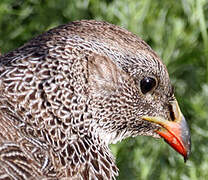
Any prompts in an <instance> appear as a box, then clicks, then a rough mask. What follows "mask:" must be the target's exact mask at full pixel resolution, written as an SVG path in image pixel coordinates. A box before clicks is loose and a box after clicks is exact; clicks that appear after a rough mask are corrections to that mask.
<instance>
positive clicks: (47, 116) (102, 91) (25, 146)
mask: <svg viewBox="0 0 208 180" xmlns="http://www.w3.org/2000/svg"><path fill="white" fill-rule="evenodd" d="M137 135H147V136H153V137H162V138H164V139H165V141H166V142H167V143H169V144H170V145H171V146H172V147H173V148H174V149H175V150H176V151H178V152H179V153H180V154H182V155H183V156H184V158H185V159H187V157H188V155H189V153H190V135H189V129H188V126H187V124H186V121H185V119H184V117H183V115H182V113H181V111H180V109H179V106H178V103H177V101H176V99H175V97H174V94H173V88H172V86H171V83H170V80H169V76H168V72H167V69H166V67H165V65H164V64H163V63H162V62H161V60H160V58H159V57H158V56H157V55H156V54H155V53H154V51H153V50H152V49H151V48H150V47H149V46H148V45H147V44H146V43H145V42H144V41H143V40H142V39H140V38H138V37H137V36H136V35H134V34H132V33H130V32H128V31H127V30H125V29H122V28H120V27H117V26H115V25H112V24H109V23H106V22H98V21H93V20H92V21H86V20H83V21H76V22H71V23H69V24H66V25H62V26H59V27H57V28H54V29H52V30H49V31H48V32H46V33H44V34H42V35H40V36H38V37H36V38H34V39H32V40H31V41H29V42H28V43H26V44H25V45H23V46H22V47H20V48H18V49H16V50H14V51H11V52H9V53H8V54H5V55H2V56H1V57H0V179H6V178H7V179H44V178H45V179H61V178H65V179H99V180H100V179H115V177H116V176H117V175H118V169H117V167H116V165H115V160H114V157H113V155H112V154H111V151H110V149H109V147H108V145H109V144H111V143H116V142H118V141H121V140H122V139H124V138H127V137H130V136H137ZM141 148H142V147H141Z"/></svg>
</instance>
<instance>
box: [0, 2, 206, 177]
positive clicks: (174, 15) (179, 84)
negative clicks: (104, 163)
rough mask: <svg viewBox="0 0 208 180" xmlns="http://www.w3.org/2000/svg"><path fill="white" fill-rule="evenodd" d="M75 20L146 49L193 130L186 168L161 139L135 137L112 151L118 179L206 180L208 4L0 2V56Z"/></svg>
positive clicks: (115, 146) (114, 146)
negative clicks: (111, 29) (118, 31)
mask: <svg viewBox="0 0 208 180" xmlns="http://www.w3.org/2000/svg"><path fill="white" fill-rule="evenodd" d="M79 19H97V20H105V21H108V22H111V23H113V24H117V25H119V26H122V27H125V28H126V29H128V30H129V31H131V32H133V33H135V34H137V35H139V36H140V37H142V38H143V39H144V40H145V41H146V42H148V44H149V45H150V46H151V47H152V48H153V49H154V50H155V51H156V52H157V54H159V55H160V57H161V58H162V59H163V61H164V63H165V64H166V65H167V68H168V71H169V74H170V77H171V80H172V83H173V84H174V86H175V93H176V97H177V99H178V101H179V104H180V107H181V110H182V112H183V114H184V115H185V117H186V119H187V121H188V124H189V125H190V128H191V134H192V154H191V156H190V159H189V160H188V162H187V163H186V164H184V162H183V158H182V157H181V156H180V155H178V154H177V153H176V152H175V151H174V150H172V149H171V148H170V147H169V146H167V144H166V143H164V142H163V140H155V139H153V138H151V137H142V136H140V137H137V138H129V139H126V140H124V141H123V142H121V143H119V144H117V145H113V146H112V147H111V148H112V151H113V153H114V154H115V156H116V161H117V165H118V167H119V169H120V176H119V177H118V179H128V180H131V179H132V180H133V179H142V180H146V179H147V180H152V179H156V180H157V179H160V180H168V179H173V180H177V179H180V180H189V179H191V180H195V179H208V32H207V27H208V1H206V0H100V1H99V0H68V1H67V0H59V1H58V0H1V1H0V49H1V53H3V54H4V53H6V52H8V51H10V50H12V49H14V48H17V47H18V46H20V45H22V44H23V43H25V42H27V41H28V40H29V39H31V38H32V37H34V36H36V35H38V34H40V33H42V32H44V31H46V30H48V29H50V28H53V27H55V26H57V25H60V24H64V23H67V22H69V21H73V20H79Z"/></svg>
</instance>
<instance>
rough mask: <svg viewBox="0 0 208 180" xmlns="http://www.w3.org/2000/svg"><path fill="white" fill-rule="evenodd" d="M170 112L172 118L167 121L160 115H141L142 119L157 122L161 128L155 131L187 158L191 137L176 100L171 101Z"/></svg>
mask: <svg viewBox="0 0 208 180" xmlns="http://www.w3.org/2000/svg"><path fill="white" fill-rule="evenodd" d="M171 106H172V113H173V115H174V120H173V121H169V120H166V119H164V118H162V117H150V116H143V117H142V119H144V120H146V121H149V122H153V123H156V124H159V125H160V126H161V128H160V129H159V130H156V131H155V132H156V133H157V134H159V135H160V136H161V137H162V138H163V139H164V140H165V141H166V142H167V143H168V144H169V145H170V146H171V147H172V148H173V149H175V150H176V151H177V152H178V153H180V154H181V155H182V156H183V157H184V161H185V162H186V160H187V159H188V157H189V155H190V152H191V137H190V131H189V127H188V125H187V123H186V120H185V118H184V116H183V114H182V113H181V110H180V108H179V106H178V102H177V101H176V100H175V101H172V102H171Z"/></svg>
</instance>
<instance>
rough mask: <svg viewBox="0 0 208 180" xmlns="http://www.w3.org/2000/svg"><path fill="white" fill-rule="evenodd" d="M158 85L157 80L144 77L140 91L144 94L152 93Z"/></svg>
mask: <svg viewBox="0 0 208 180" xmlns="http://www.w3.org/2000/svg"><path fill="white" fill-rule="evenodd" d="M156 85H157V80H156V79H155V78H153V77H144V78H143V79H142V80H141V81H140V89H141V92H142V93H143V94H146V93H148V92H150V91H152V90H153V89H154V88H155V87H156Z"/></svg>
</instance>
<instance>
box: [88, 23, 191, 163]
mask: <svg viewBox="0 0 208 180" xmlns="http://www.w3.org/2000/svg"><path fill="white" fill-rule="evenodd" d="M99 25H102V30H100V29H99ZM91 28H92V29H91V30H90V29H88V35H87V41H88V43H90V46H92V47H93V48H94V49H96V50H97V51H98V52H100V53H97V51H96V52H91V53H89V54H88V57H87V61H88V62H87V68H88V73H87V74H88V83H89V85H90V88H89V89H90V90H89V91H90V94H89V97H90V99H91V100H90V106H91V111H92V115H93V119H94V120H95V121H94V123H93V125H92V126H93V127H94V129H95V131H96V134H97V136H99V137H100V138H101V139H102V140H103V141H105V142H106V143H107V144H110V143H116V142H117V141H120V140H122V139H124V138H126V137H130V136H137V135H145V136H152V137H156V138H159V137H162V138H163V139H164V140H165V141H166V142H167V143H168V144H169V145H170V146H171V147H173V148H174V149H175V150H176V151H177V152H179V153H180V154H182V155H183V156H184V159H185V160H186V159H187V157H188V156H189V154H190V148H191V143H190V133H189V128H188V125H187V123H186V121H185V118H184V116H183V114H182V113H181V110H180V108H179V105H178V103H177V100H176V98H175V96H174V91H173V87H172V85H171V82H170V79H169V75H168V71H167V69H166V67H165V65H164V64H163V63H162V61H161V60H160V58H159V57H158V56H157V55H156V54H155V53H154V51H153V50H152V49H151V48H150V47H149V46H148V45H147V44H146V43H145V42H144V41H143V40H141V39H140V38H138V37H137V36H135V35H133V34H132V33H130V32H128V31H126V30H124V29H122V28H118V27H116V26H112V25H110V24H107V23H104V24H103V23H101V24H99V23H97V24H96V25H95V26H94V27H93V26H91ZM92 34H93V35H92ZM84 38H86V37H84ZM101 45H102V46H101Z"/></svg>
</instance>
